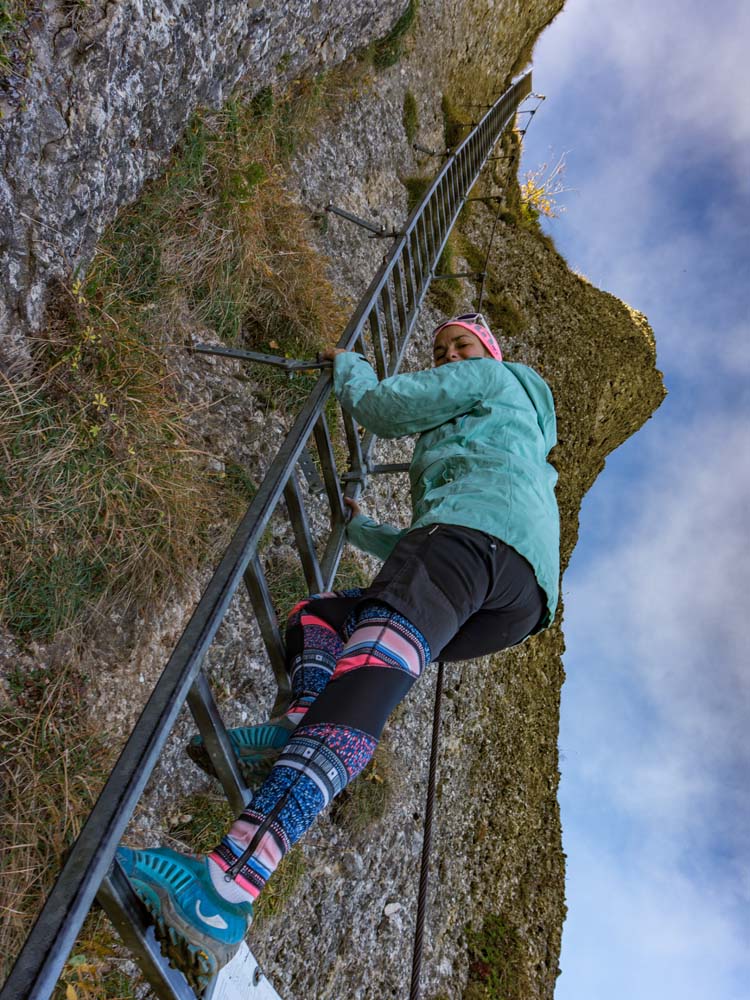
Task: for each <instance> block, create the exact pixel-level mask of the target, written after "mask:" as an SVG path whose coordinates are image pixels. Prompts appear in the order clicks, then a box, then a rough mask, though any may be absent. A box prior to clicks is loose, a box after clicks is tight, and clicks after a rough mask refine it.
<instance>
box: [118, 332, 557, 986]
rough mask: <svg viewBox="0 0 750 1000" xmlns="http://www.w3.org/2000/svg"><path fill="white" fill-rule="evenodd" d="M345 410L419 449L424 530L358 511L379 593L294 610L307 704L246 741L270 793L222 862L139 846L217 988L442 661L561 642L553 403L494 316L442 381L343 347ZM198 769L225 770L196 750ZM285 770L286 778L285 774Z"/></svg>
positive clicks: (164, 917)
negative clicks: (259, 902) (282, 884)
mask: <svg viewBox="0 0 750 1000" xmlns="http://www.w3.org/2000/svg"><path fill="white" fill-rule="evenodd" d="M324 357H327V358H329V359H330V360H333V361H334V389H335V392H336V395H337V397H338V399H339V401H340V402H341V405H342V406H343V407H344V408H345V409H346V410H348V411H349V412H350V413H351V414H352V415H353V416H354V417H355V418H356V420H357V421H358V422H359V423H360V424H361V425H362V426H364V427H365V428H367V429H368V430H370V431H372V432H374V433H375V434H377V435H378V436H379V437H385V438H394V437H400V436H404V435H409V434H419V435H420V436H419V439H418V441H417V444H416V447H415V449H414V456H413V459H412V463H411V467H410V479H411V492H412V508H413V511H412V523H411V525H410V527H409V528H407V529H405V530H403V531H399V530H397V529H396V528H394V527H392V526H390V525H379V524H376V523H375V522H374V521H372V520H371V519H370V518H368V517H365V516H364V515H363V514H362V513H361V512H360V511H359V507H358V505H357V504H356V503H354V502H353V501H348V503H349V505H350V507H351V508H352V511H353V514H354V516H353V517H352V520H351V522H350V524H349V526H348V529H347V535H348V538H349V540H350V541H351V542H352V543H353V544H354V545H356V546H357V547H359V548H361V549H363V550H364V551H366V552H369V553H371V554H373V555H375V556H378V557H380V558H381V559H384V560H385V561H384V564H383V567H382V569H381V570H380V572H379V573H378V575H377V576H376V577H375V579H374V580H373V582H372V584H371V585H370V586H369V587H366V588H364V589H359V588H358V589H355V590H348V591H340V592H335V593H330V594H318V595H314V596H313V597H310V598H306V599H304V600H302V601H300V603H299V604H298V605H297V606H296V607H295V608H294V609H293V610H292V612H291V614H290V617H289V622H288V628H287V656H288V666H289V672H290V676H291V684H292V695H293V701H292V703H291V705H290V708H289V709H288V711H287V713H286V715H285V716H284V717H283V718H281V719H276V720H273V721H272V722H270V723H268V724H266V725H264V726H256V727H245V728H242V729H236V730H230V732H229V735H230V739H231V741H232V744H233V746H234V749H235V752H236V753H237V756H238V759H239V761H240V765H241V767H242V768H243V771H244V772H245V775H246V777H247V778H248V780H253V779H255V781H256V782H257V778H258V776H259V774H262V773H263V772H266V773H267V777H266V778H265V780H264V781H263V782H262V784H261V785H260V788H258V790H257V792H256V793H255V795H254V797H253V800H252V802H251V803H250V804H249V805H248V806H247V807H246V808H245V809H244V810H243V812H242V813H241V815H240V816H239V817H238V819H237V820H236V821H235V822H234V824H233V825H232V827H231V828H230V830H229V831H228V833H227V834H226V836H225V837H224V838H223V839H222V840H221V842H220V843H219V844H218V845H217V846H216V848H215V849H214V850H213V851H212V852H211V853H210V854H209V855H208V856H206V857H201V858H192V857H188V856H185V855H181V854H178V853H177V852H175V851H171V850H169V849H167V848H159V849H155V850H144V851H133V850H129V849H127V848H121V849H120V850H119V852H118V857H119V859H120V862H121V863H122V865H123V866H124V868H125V871H126V873H127V874H128V876H129V877H130V879H131V881H132V883H133V886H134V888H135V890H136V891H137V892H138V894H139V895H140V896H141V898H142V899H143V900H144V902H145V903H146V905H147V906H148V908H149V910H150V911H151V913H152V915H153V917H154V920H155V924H156V931H157V936H159V937H160V938H161V939H162V940H163V941H164V942H165V948H166V952H167V954H168V955H169V957H170V960H171V961H172V962H173V964H174V965H176V966H177V967H178V968H180V969H181V970H182V971H183V972H184V973H185V974H186V976H187V977H188V979H189V981H190V982H191V984H192V985H193V986H194V987H196V988H197V989H198V990H201V989H202V988H203V987H204V986H205V985H206V983H207V982H208V980H209V979H210V977H211V976H212V975H213V974H214V973H215V971H216V970H217V969H218V968H220V967H221V966H222V965H223V964H225V963H226V962H227V961H229V959H230V958H231V957H232V955H233V954H234V953H235V951H236V950H237V948H238V947H239V945H240V943H241V941H242V939H243V937H244V935H245V933H246V930H247V927H248V925H249V923H250V921H251V919H252V904H253V902H254V901H255V899H257V897H258V895H259V894H260V892H261V891H262V889H263V886H264V885H265V883H266V881H267V880H268V878H269V877H270V876H271V875H272V873H273V871H274V870H275V869H276V867H277V866H278V864H279V862H280V861H281V859H282V857H283V856H284V854H285V853H286V852H287V851H288V850H289V848H290V847H291V845H292V844H294V843H295V842H296V841H297V840H298V839H299V838H300V837H301V836H302V835H303V833H304V832H305V831H306V830H307V829H308V827H309V826H310V825H311V824H312V822H313V821H314V819H315V817H316V816H317V815H318V814H319V813H320V812H321V810H322V809H324V808H325V806H326V805H327V804H328V803H329V802H330V801H331V799H332V798H333V797H334V796H336V795H337V794H338V793H339V792H341V791H342V789H343V788H344V787H345V786H346V785H347V784H348V783H349V782H350V781H352V780H353V779H354V778H355V777H356V776H357V775H358V774H359V773H360V772H361V771H362V769H363V768H364V767H365V765H366V764H367V762H368V761H369V760H370V759H371V758H372V755H373V753H374V751H375V748H376V746H377V742H378V740H379V738H380V735H381V733H382V730H383V726H384V725H385V722H386V720H387V718H388V716H389V714H390V713H391V711H392V710H393V709H394V708H395V706H396V705H397V704H398V703H399V702H400V701H401V700H402V699H403V698H404V696H405V695H406V694H407V692H408V691H409V689H410V688H411V686H412V684H413V683H414V682H415V681H416V680H417V678H418V677H419V676H420V674H421V673H422V671H423V669H424V667H425V665H426V664H427V663H429V662H430V661H431V660H437V659H441V660H444V661H450V660H466V659H472V658H474V657H478V656H483V655H485V654H487V653H491V652H495V651H497V650H500V649H505V648H507V647H509V646H512V645H515V644H516V643H519V642H521V641H523V640H524V639H525V638H526V637H527V636H529V635H531V634H533V633H534V632H537V631H539V630H540V629H542V628H545V627H546V626H547V625H549V624H550V623H551V621H552V619H553V617H554V613H555V608H556V605H557V598H558V577H559V518H558V513H557V505H556V501H555V496H554V486H555V482H556V479H557V474H556V472H555V470H554V468H553V467H552V466H551V465H550V464H549V463H548V461H547V456H548V454H549V452H550V450H551V448H552V447H553V446H554V445H555V443H556V422H555V411H554V404H553V400H552V394H551V392H550V390H549V388H548V386H547V385H546V383H545V382H544V380H543V379H542V378H541V377H540V376H539V375H538V374H537V373H536V372H535V371H533V370H532V369H531V368H528V367H526V366H525V365H521V364H513V363H508V362H504V361H503V360H502V354H501V351H500V348H499V346H498V344H497V341H496V340H495V337H494V336H493V334H492V333H491V332H490V329H489V327H488V325H487V323H486V322H485V320H484V318H483V317H482V316H481V315H479V314H471V315H464V316H458V317H455V318H454V319H450V320H448V321H447V322H445V323H443V324H442V325H441V326H439V327H438V328H437V330H436V331H435V334H434V367H433V368H431V369H428V370H425V371H421V372H416V373H413V374H404V375H395V376H393V377H391V378H387V379H384V380H383V381H381V382H378V380H377V377H376V375H375V372H374V371H373V369H372V368H371V367H370V365H369V364H368V363H367V361H366V360H365V359H364V358H362V357H361V356H360V355H357V354H354V353H352V352H347V351H342V350H340V349H338V348H330V349H329V350H328V351H326V352H325V354H324ZM189 752H190V755H191V757H193V759H195V760H197V761H198V763H200V764H201V766H203V767H204V768H206V769H208V770H210V761H209V760H208V757H207V755H206V754H205V752H204V751H203V748H202V742H201V740H200V738H199V737H196V738H195V739H194V740H193V741H192V743H191V746H190V748H189ZM269 769H270V773H269Z"/></svg>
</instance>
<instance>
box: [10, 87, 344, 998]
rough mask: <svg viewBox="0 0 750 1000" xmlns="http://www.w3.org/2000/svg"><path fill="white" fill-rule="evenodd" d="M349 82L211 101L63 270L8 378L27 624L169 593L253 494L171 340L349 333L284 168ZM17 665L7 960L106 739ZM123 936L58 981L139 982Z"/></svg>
mask: <svg viewBox="0 0 750 1000" xmlns="http://www.w3.org/2000/svg"><path fill="white" fill-rule="evenodd" d="M357 72H359V73H360V74H361V72H362V71H361V70H358V71H357ZM362 82H363V78H361V77H358V83H357V85H362ZM347 85H348V84H347V82H346V81H344V80H343V79H342V78H341V77H340V76H332V75H331V76H328V77H326V78H324V79H319V80H317V81H312V82H310V83H308V84H305V85H301V86H300V88H298V90H297V91H296V92H295V93H294V94H290V95H284V96H283V98H281V99H274V97H273V95H271V94H270V93H269V92H264V93H263V94H261V95H259V96H258V97H257V98H256V99H255V100H253V101H248V102H245V103H243V104H240V103H233V104H231V105H229V106H228V107H227V108H225V109H224V110H223V111H222V112H220V113H213V114H210V115H209V114H199V115H197V116H196V117H195V119H194V121H193V122H192V124H191V126H190V128H189V129H188V132H187V134H186V137H185V139H184V141H183V143H182V144H181V146H180V148H179V150H178V151H177V152H176V155H175V157H174V159H173V162H172V163H171V165H170V167H169V169H168V171H167V172H166V174H165V176H164V177H163V178H162V179H161V180H159V181H158V182H155V183H153V184H151V185H149V186H148V189H147V190H146V191H145V192H144V195H143V197H142V199H141V200H140V201H139V202H138V203H137V204H136V205H134V206H132V207H130V208H128V209H126V210H125V211H124V212H122V213H121V215H120V216H119V217H118V219H117V220H116V222H115V223H114V224H113V225H112V227H111V228H110V229H109V230H108V231H107V232H106V233H105V235H104V237H103V239H102V241H101V244H100V247H99V249H98V252H97V254H96V257H95V258H94V260H93V262H92V264H91V266H90V267H89V269H88V271H87V273H86V274H85V275H81V276H80V277H78V278H76V280H75V281H73V282H72V283H71V286H70V287H69V288H63V289H60V291H59V294H58V295H57V296H56V297H55V301H54V305H53V308H51V309H50V312H49V316H48V323H47V327H46V329H45V331H44V334H43V336H42V337H40V338H39V339H38V341H37V343H36V344H35V345H34V366H33V369H32V370H31V371H30V372H27V373H26V376H25V379H24V381H23V382H16V383H14V384H11V383H9V382H7V381H6V382H3V383H0V454H1V455H2V458H1V459H0V503H2V504H3V508H4V514H5V515H6V516H5V517H4V518H3V522H2V527H1V528H0V556H1V557H2V564H3V565H2V571H1V572H2V576H1V577H0V615H1V616H2V620H3V623H4V624H5V625H6V626H7V627H9V628H10V630H11V631H12V632H13V634H14V635H15V636H16V637H17V638H18V639H19V640H20V641H21V642H22V643H24V642H29V641H31V640H34V639H37V640H43V641H46V640H49V639H51V638H52V637H53V636H56V635H59V633H60V632H61V630H65V629H68V630H71V631H73V632H74V633H75V635H77V636H78V637H79V639H80V638H81V637H83V639H85V635H86V626H87V625H88V623H89V622H90V621H91V619H92V615H93V612H94V611H95V610H96V609H97V608H98V609H99V612H100V613H104V612H105V611H106V609H107V607H108V606H109V602H116V603H117V604H118V606H119V607H123V606H125V605H126V604H127V602H129V601H130V602H132V601H137V602H139V604H146V603H149V604H151V605H154V604H158V602H159V599H160V598H161V597H162V595H164V593H165V592H166V591H167V589H168V588H169V587H170V586H172V585H174V584H176V583H179V582H180V581H181V580H182V579H183V578H184V577H185V575H186V574H188V573H189V572H190V571H191V569H192V567H193V566H194V565H195V560H196V558H197V554H200V555H201V556H202V557H203V558H209V557H210V552H211V547H212V546H214V547H215V546H217V545H219V544H220V542H221V540H222V532H223V530H224V525H226V527H227V529H229V528H230V527H231V525H232V523H233V522H234V521H236V519H237V517H238V515H239V512H240V511H241V510H244V508H245V507H246V505H247V502H248V499H249V496H250V495H251V494H252V493H253V492H254V490H255V488H256V485H257V484H256V483H254V482H253V481H252V480H251V479H250V477H249V476H248V475H247V473H246V471H245V470H243V469H241V468H240V467H238V466H236V465H232V464H231V462H229V463H228V465H227V474H226V475H225V476H223V477H219V476H217V475H215V474H214V475H212V474H211V473H210V472H209V470H208V468H207V459H208V458H209V457H211V456H208V455H206V454H205V453H204V451H203V449H202V446H201V445H200V443H199V442H197V441H196V440H195V439H194V437H192V436H191V434H192V432H191V430H190V428H189V426H188V422H187V420H186V418H187V416H188V415H189V413H190V409H189V404H188V403H187V402H185V401H184V399H183V398H181V395H180V393H179V385H178V381H177V376H176V374H175V373H174V371H173V370H172V365H171V364H170V361H169V358H170V357H171V356H172V355H171V354H170V352H173V351H174V350H175V349H177V350H180V351H181V350H182V349H183V345H184V343H185V341H186V340H187V333H188V332H191V333H192V332H194V331H195V330H196V329H198V330H205V331H206V332H207V333H208V334H213V335H214V336H218V337H219V338H220V339H222V340H224V341H225V342H232V341H234V342H239V343H241V344H245V345H249V346H251V347H255V348H258V347H262V348H266V349H267V348H270V349H271V350H272V351H273V353H287V354H293V355H297V356H305V355H309V354H312V353H314V351H315V350H316V349H318V348H319V347H320V346H321V345H322V344H323V343H326V342H330V341H334V340H335V339H337V338H338V336H339V334H340V332H341V329H342V327H343V325H344V322H345V319H346V314H345V312H344V309H343V306H342V304H341V303H339V301H338V300H337V299H336V297H335V295H334V292H333V289H332V287H331V285H330V283H329V282H328V281H327V280H326V278H325V266H326V262H325V260H324V259H323V258H321V256H320V255H319V254H318V253H317V252H316V251H314V250H313V249H312V247H311V246H310V245H309V243H308V239H307V234H308V220H307V217H306V215H305V213H304V211H303V210H302V209H301V208H300V207H299V205H297V204H296V203H295V202H294V201H293V199H292V198H291V197H290V195H289V193H288V191H287V189H286V187H285V183H284V182H285V169H286V165H287V164H288V162H289V159H290V157H291V155H292V154H293V153H294V152H295V150H297V149H298V148H299V147H300V145H301V144H302V143H304V142H305V141H306V139H307V137H309V135H310V134H311V130H312V129H313V128H314V127H315V123H316V119H319V117H320V115H321V114H322V113H324V112H329V111H331V108H332V106H335V102H336V101H337V100H339V99H340V97H341V94H342V92H343V91H344V88H345V86H347ZM262 386H263V387H264V388H263V390H262V391H263V392H265V394H266V398H267V403H268V405H269V406H274V407H279V406H282V407H285V408H286V409H287V410H288V409H289V408H290V407H293V406H294V405H296V403H297V402H299V401H301V399H302V398H304V396H306V394H307V384H306V383H305V382H304V379H295V380H294V381H293V382H291V383H290V382H289V381H288V380H287V379H286V378H285V377H284V376H283V375H279V374H278V373H275V372H272V371H268V370H265V369H264V371H263V376H262ZM281 389H283V392H282V391H280V390H281ZM6 680H7V679H6ZM9 682H10V688H9V694H8V697H7V699H6V704H4V705H3V704H2V702H0V705H2V709H1V711H0V724H1V725H2V737H1V740H2V744H3V747H2V748H3V750H4V751H9V752H7V753H5V754H4V757H5V758H7V763H5V762H4V778H5V787H4V802H3V805H4V818H3V821H2V822H3V825H4V829H3V832H2V836H3V843H4V844H5V845H14V846H13V847H12V848H10V849H9V850H8V851H7V852H6V860H8V861H9V863H8V864H7V865H6V870H5V874H4V879H3V886H2V893H3V896H2V904H1V905H2V919H3V925H2V931H1V933H2V938H1V943H2V950H3V955H4V956H7V957H8V958H9V959H10V960H12V958H13V957H14V956H15V954H16V952H17V950H18V947H19V945H20V943H21V941H22V939H23V936H24V934H25V933H26V932H27V931H28V928H29V924H30V922H31V920H32V918H33V916H34V915H35V912H36V910H37V909H38V907H39V904H40V901H41V899H43V898H44V894H45V893H46V891H47V889H48V888H49V885H50V884H51V881H52V878H53V877H54V875H55V874H56V873H57V872H58V871H59V868H60V862H61V857H62V854H63V852H64V850H65V849H66V848H67V846H68V845H69V844H70V843H71V842H72V840H73V839H74V837H75V836H76V835H77V833H78V829H79V827H80V825H81V824H82V820H83V818H84V817H85V816H86V815H87V814H88V812H89V811H90V808H91V806H92V804H93V801H94V799H95V796H96V793H97V792H98V789H99V787H100V785H101V784H102V783H103V780H104V778H105V777H106V774H107V773H108V771H109V767H110V765H111V760H110V754H109V750H108V748H107V747H106V746H105V745H104V744H103V742H102V741H101V739H100V737H99V736H98V735H97V734H96V733H94V732H93V731H92V730H91V727H90V725H89V723H88V721H87V716H86V706H85V701H84V699H83V697H82V695H81V690H82V687H83V684H84V681H83V680H82V679H81V678H79V677H77V676H76V675H75V673H74V672H73V671H72V670H71V671H66V672H64V673H63V674H61V675H58V676H56V677H55V678H52V677H49V676H48V675H47V674H46V673H44V672H39V673H38V674H34V675H33V676H24V677H21V676H18V677H11V678H10V679H9ZM61 788H62V789H64V794H63V795H61V793H60V790H61ZM287 867H288V868H289V871H290V875H291V874H294V873H295V872H296V871H297V867H298V866H297V862H296V861H294V859H293V861H292V863H290V864H289V865H288V866H287ZM297 877H298V874H294V878H297ZM281 883H282V879H278V880H277V885H280V884H281ZM268 905H269V906H272V905H278V904H272V903H270V902H269V904H268ZM111 950H112V947H111V941H110V939H109V931H108V930H107V925H106V922H104V923H103V924H101V923H100V922H99V918H98V917H96V916H93V917H91V918H90V919H89V922H88V923H87V924H86V926H85V928H84V930H83V931H82V933H81V935H80V936H79V940H78V943H77V945H76V948H75V949H74V952H73V955H72V956H71V959H70V961H69V962H68V964H67V965H66V969H65V972H64V975H63V977H62V979H61V984H60V986H59V987H58V993H59V995H60V996H61V997H62V996H66V997H69V996H72V995H73V992H71V991H74V993H75V995H76V996H77V997H80V998H88V997H97V998H104V997H107V998H110V997H111V998H114V997H120V996H122V997H129V996H130V992H129V989H130V987H129V984H128V983H127V981H126V980H125V979H124V978H123V977H122V976H121V975H120V973H119V972H118V970H117V968H116V967H114V968H113V966H112V960H111Z"/></svg>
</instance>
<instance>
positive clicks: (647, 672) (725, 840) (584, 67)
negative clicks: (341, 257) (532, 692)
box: [522, 0, 750, 1000]
mask: <svg viewBox="0 0 750 1000" xmlns="http://www.w3.org/2000/svg"><path fill="white" fill-rule="evenodd" d="M749 39H750V3H745V2H742V0H734V2H729V0H718V2H714V3H712V4H710V5H705V4H701V3H698V2H696V0H682V2H677V0H660V2H659V3H658V4H657V3H655V2H654V0H631V2H630V3H629V4H627V5H621V4H615V3H611V2H610V3H602V2H601V0H568V2H567V4H566V7H565V9H564V10H563V12H562V13H561V14H560V15H559V16H558V18H557V19H556V20H555V21H554V22H553V24H552V25H551V26H550V27H549V28H548V29H547V31H546V32H545V33H544V35H543V36H542V39H541V40H540V42H539V44H538V45H537V48H536V51H535V54H534V65H533V70H534V89H535V90H536V91H537V92H541V93H544V94H546V95H547V100H546V101H545V103H544V104H543V105H542V107H541V108H540V110H539V113H538V114H537V116H536V117H535V119H534V121H533V123H532V125H531V127H530V129H529V132H528V135H527V137H526V144H525V150H526V151H525V156H524V164H523V167H522V170H530V169H534V168H535V167H537V166H538V165H539V164H540V163H541V162H544V161H547V162H552V163H554V162H555V161H556V159H557V156H559V155H560V154H561V153H566V154H567V156H566V158H567V173H566V183H567V184H568V185H569V186H570V187H571V188H573V189H575V190H574V191H571V192H569V193H567V194H564V195H562V196H561V201H562V203H563V204H564V205H565V206H566V212H565V213H564V214H563V215H562V216H561V217H560V218H559V219H556V220H552V221H551V222H550V223H549V224H548V226H547V228H548V229H549V231H550V232H551V233H552V235H553V237H554V239H555V241H556V243H557V245H558V247H559V249H560V251H561V252H562V253H563V254H564V255H565V257H566V258H567V260H568V262H569V264H570V265H571V267H573V268H574V269H576V270H578V271H580V272H581V273H583V274H585V275H586V276H587V277H588V278H589V280H591V281H592V282H593V283H594V284H596V285H598V286H599V287H601V288H605V289H607V290H608V291H611V292H613V293H614V294H616V295H618V296H620V297H621V298H622V299H624V300H625V301H627V302H628V303H629V304H630V305H632V306H634V307H635V308H636V309H639V310H641V311H642V312H644V313H645V314H646V315H647V316H648V317H649V320H650V322H651V324H652V326H653V328H654V331H655V334H656V340H657V350H658V362H659V367H660V368H661V369H662V371H663V372H664V377H665V382H666V385H667V388H668V390H669V396H668V398H667V400H666V401H665V403H664V404H663V405H662V407H661V408H660V410H659V411H658V412H657V414H656V415H655V417H654V418H653V419H652V420H651V421H649V422H648V423H647V424H646V426H645V427H644V428H643V429H642V430H641V431H640V432H639V433H638V434H637V435H636V436H635V437H633V438H631V439H630V441H628V442H627V443H626V444H625V445H623V446H622V447H621V448H620V449H618V451H617V452H616V453H615V454H614V455H612V456H611V457H610V459H609V460H608V462H607V467H606V469H605V471H604V473H603V474H602V475H601V476H600V478H599V480H598V482H597V483H596V484H595V485H594V487H593V489H592V490H591V492H590V493H589V495H588V497H587V498H586V500H585V501H584V505H583V509H582V514H581V535H580V541H579V544H578V547H577V549H576V552H575V554H574V557H573V561H572V564H571V567H570V568H569V570H568V572H567V574H566V576H565V579H564V581H563V591H564V594H565V633H566V644H567V652H566V655H565V666H566V671H567V681H566V684H565V686H564V689H563V702H562V723H561V733H560V748H561V751H562V754H563V761H562V765H561V768H562V774H563V779H562V786H561V795H560V798H561V807H562V810H563V837H564V848H565V850H566V852H567V855H568V862H567V864H568V887H567V894H568V906H569V915H568V919H567V921H566V924H565V929H564V934H563V953H562V960H561V966H562V970H563V971H562V975H561V977H560V979H559V981H558V986H557V992H556V1000H602V998H605V997H606V998H607V1000H619V998H625V997H627V998H628V1000H633V998H638V1000H699V998H700V1000H706V998H710V1000H748V998H750V949H749V948H748V944H750V792H749V791H748V775H750V739H748V737H747V735H746V734H747V732H748V731H749V730H750V673H749V672H748V661H750V655H749V651H750V634H749V633H750V626H749V625H748V619H750V615H749V614H748V611H747V607H746V605H747V595H748V592H750V558H749V556H750V545H749V544H748V543H749V542H750V390H749V386H750V378H749V376H750V308H749V303H748V298H749V297H750V293H749V291H748V290H749V289H750V236H749V235H748V234H749V233H750V225H749V224H750V99H748V96H747V95H748V94H749V93H750V55H748V52H747V44H748V40H749Z"/></svg>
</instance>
